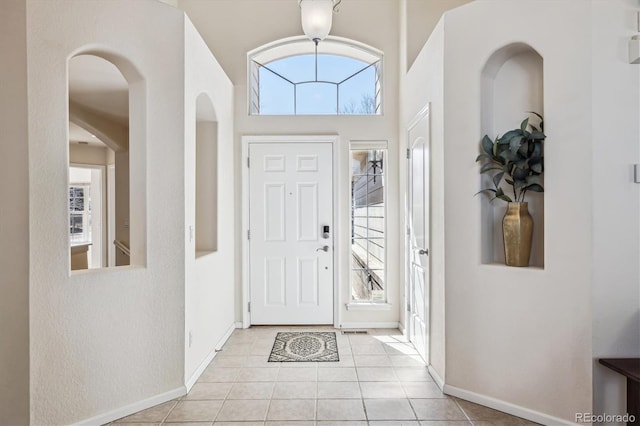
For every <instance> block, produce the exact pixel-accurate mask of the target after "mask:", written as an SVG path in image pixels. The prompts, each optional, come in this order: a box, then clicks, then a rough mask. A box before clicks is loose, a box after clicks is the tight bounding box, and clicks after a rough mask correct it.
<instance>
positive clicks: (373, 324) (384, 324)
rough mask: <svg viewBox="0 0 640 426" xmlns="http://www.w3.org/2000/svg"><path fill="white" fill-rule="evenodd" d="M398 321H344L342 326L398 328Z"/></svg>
mask: <svg viewBox="0 0 640 426" xmlns="http://www.w3.org/2000/svg"><path fill="white" fill-rule="evenodd" d="M398 327H399V324H398V323H397V322H343V323H342V324H340V328H393V329H397V328H398Z"/></svg>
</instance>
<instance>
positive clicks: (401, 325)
mask: <svg viewBox="0 0 640 426" xmlns="http://www.w3.org/2000/svg"><path fill="white" fill-rule="evenodd" d="M398 330H400V333H402V334H403V335H404V332H405V328H404V324H402V323H401V322H399V323H398Z"/></svg>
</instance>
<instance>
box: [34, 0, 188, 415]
mask: <svg viewBox="0 0 640 426" xmlns="http://www.w3.org/2000/svg"><path fill="white" fill-rule="evenodd" d="M150 16H152V19H150ZM28 22H29V30H28V40H29V43H28V56H29V67H30V68H29V69H30V72H29V89H30V90H29V95H30V98H29V119H30V121H29V179H30V188H29V196H30V213H29V220H30V228H31V237H30V258H31V259H32V260H33V261H32V262H31V267H30V276H31V313H32V314H31V402H32V403H31V422H32V423H34V424H68V423H74V422H77V421H80V420H83V419H87V418H90V417H93V416H97V415H99V414H102V413H105V412H109V411H111V410H114V409H117V408H120V407H123V406H126V405H129V404H132V403H137V402H139V401H142V400H145V399H148V398H152V397H154V396H157V395H160V394H163V393H166V392H169V391H175V390H176V389H180V388H181V387H182V386H183V384H184V369H183V363H184V309H185V308H184V277H185V273H184V268H185V266H184V262H183V261H182V259H184V250H185V228H184V146H183V144H182V141H183V140H184V111H183V105H184V91H183V85H184V17H183V14H182V13H181V12H180V11H179V10H177V9H175V8H173V7H171V6H167V5H164V4H161V3H158V2H156V1H152V0H144V1H136V2H130V1H121V0H116V1H91V2H86V1H56V2H52V1H48V0H45V1H39V0H33V1H29V3H28ZM114 28H118V30H117V31H114ZM160 41H161V42H160ZM78 53H93V54H99V55H103V56H104V57H106V58H107V59H109V60H111V61H112V62H114V63H115V64H116V66H118V67H119V68H120V71H121V72H122V73H123V75H124V76H125V78H126V79H127V80H128V82H129V89H130V94H131V96H130V129H131V130H130V131H131V133H130V161H131V171H130V180H131V194H132V197H131V212H130V223H131V238H132V252H133V253H132V262H133V263H134V264H137V265H138V266H131V267H120V268H108V269H102V270H95V271H88V272H87V271H84V272H77V273H76V272H74V273H72V274H70V272H69V255H68V235H67V232H68V231H67V226H66V225H65V224H66V223H67V221H68V219H67V196H66V193H67V183H66V182H67V170H66V164H67V161H68V158H67V149H66V147H67V145H68V140H67V132H68V121H67V93H66V91H67V73H66V67H67V60H68V58H69V57H71V56H73V55H74V54H78Z"/></svg>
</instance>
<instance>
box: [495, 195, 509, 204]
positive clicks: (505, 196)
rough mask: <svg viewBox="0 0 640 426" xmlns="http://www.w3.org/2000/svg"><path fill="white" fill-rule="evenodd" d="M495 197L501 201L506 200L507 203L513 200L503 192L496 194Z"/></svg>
mask: <svg viewBox="0 0 640 426" xmlns="http://www.w3.org/2000/svg"><path fill="white" fill-rule="evenodd" d="M496 198H500V199H501V200H502V201H506V202H508V203H511V202H513V201H512V200H511V198H510V197H509V196H508V195H504V194H502V195H497V196H496Z"/></svg>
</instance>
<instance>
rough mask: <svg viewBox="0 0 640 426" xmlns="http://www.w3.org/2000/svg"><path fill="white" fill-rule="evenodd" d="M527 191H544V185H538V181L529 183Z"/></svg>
mask: <svg viewBox="0 0 640 426" xmlns="http://www.w3.org/2000/svg"><path fill="white" fill-rule="evenodd" d="M526 190H527V191H533V192H544V188H543V187H542V185H538V184H537V183H533V184H531V185H528V186H527V187H526Z"/></svg>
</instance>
